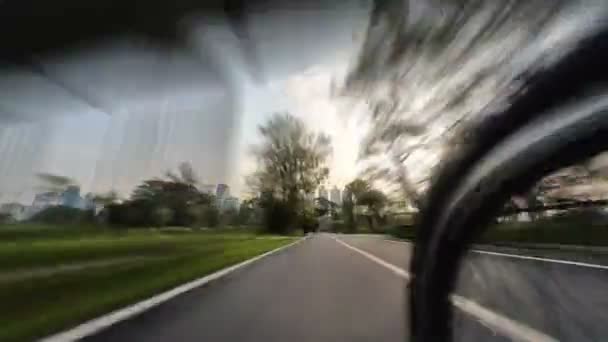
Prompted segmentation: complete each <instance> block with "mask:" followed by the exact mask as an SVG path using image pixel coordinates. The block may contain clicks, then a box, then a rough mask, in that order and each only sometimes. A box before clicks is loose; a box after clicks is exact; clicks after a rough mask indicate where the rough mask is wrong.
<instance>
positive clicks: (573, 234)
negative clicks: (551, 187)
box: [388, 220, 608, 246]
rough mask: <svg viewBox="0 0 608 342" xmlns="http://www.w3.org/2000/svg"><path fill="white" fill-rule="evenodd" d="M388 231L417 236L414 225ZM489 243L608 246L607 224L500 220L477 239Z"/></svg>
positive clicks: (409, 236)
mask: <svg viewBox="0 0 608 342" xmlns="http://www.w3.org/2000/svg"><path fill="white" fill-rule="evenodd" d="M388 233H389V234H390V235H392V236H394V237H396V238H399V239H405V240H415V239H416V232H415V230H414V228H413V227H403V226H401V227H395V228H392V229H389V230H388ZM477 242H478V243H486V244H505V245H509V244H521V243H526V244H561V245H582V246H608V227H606V226H596V225H592V224H589V222H569V221H557V222H556V221H555V220H539V221H535V222H514V223H501V224H496V225H493V226H492V227H490V228H489V229H488V230H487V231H486V232H485V233H484V234H483V235H482V236H481V237H480V239H479V240H478V241H477Z"/></svg>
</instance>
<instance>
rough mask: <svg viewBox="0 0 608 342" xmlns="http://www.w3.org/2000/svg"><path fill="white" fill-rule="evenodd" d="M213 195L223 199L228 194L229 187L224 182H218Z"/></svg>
mask: <svg viewBox="0 0 608 342" xmlns="http://www.w3.org/2000/svg"><path fill="white" fill-rule="evenodd" d="M215 196H217V198H218V199H224V198H227V197H229V196H230V187H229V186H228V185H226V184H218V185H217V190H216V191H215Z"/></svg>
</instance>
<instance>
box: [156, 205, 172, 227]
mask: <svg viewBox="0 0 608 342" xmlns="http://www.w3.org/2000/svg"><path fill="white" fill-rule="evenodd" d="M172 219H173V210H171V209H170V208H167V207H157V208H156V209H154V211H153V212H152V220H153V221H154V224H155V225H156V226H158V227H164V226H166V225H167V224H169V222H171V220H172Z"/></svg>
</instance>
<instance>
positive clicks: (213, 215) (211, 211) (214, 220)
mask: <svg viewBox="0 0 608 342" xmlns="http://www.w3.org/2000/svg"><path fill="white" fill-rule="evenodd" d="M202 223H203V225H204V226H206V227H210V228H213V227H217V226H218V225H219V224H220V212H219V210H218V209H217V207H216V206H215V205H212V204H209V205H205V206H204V208H203V214H202Z"/></svg>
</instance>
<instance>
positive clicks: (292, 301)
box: [86, 234, 608, 342]
mask: <svg viewBox="0 0 608 342" xmlns="http://www.w3.org/2000/svg"><path fill="white" fill-rule="evenodd" d="M338 238H339V239H340V240H341V241H343V242H345V243H347V244H348V245H350V246H352V247H355V248H358V249H359V250H360V251H364V252H367V253H368V254H369V255H372V256H375V257H376V258H377V260H376V261H374V260H372V258H373V257H372V258H370V257H369V256H365V255H364V254H362V253H361V252H360V251H357V250H353V249H352V248H348V247H346V246H344V245H343V244H341V243H339V242H337V241H336V240H335V239H334V238H333V236H331V235H326V234H318V235H315V236H313V237H311V238H309V239H307V240H305V241H303V242H301V243H299V244H297V245H295V246H293V247H290V248H288V249H285V250H283V251H281V252H280V253H278V254H275V255H272V256H270V257H268V258H265V259H262V260H260V261H258V262H256V263H254V264H253V265H250V266H248V267H245V268H243V269H241V270H239V271H236V272H234V273H232V274H230V275H229V276H227V277H225V278H223V279H221V280H219V281H216V282H213V283H211V284H209V285H208V286H205V287H202V288H198V289H196V290H193V291H190V292H188V293H186V294H183V295H180V296H178V297H176V298H174V299H172V300H170V301H168V302H166V303H164V304H161V305H159V306H157V307H155V308H153V309H151V310H149V311H147V312H145V313H144V314H142V315H139V316H137V317H135V318H132V319H130V320H127V321H124V322H121V323H118V324H116V325H114V326H112V327H110V328H109V329H107V330H104V331H102V332H101V333H99V334H97V335H95V336H91V337H89V338H87V339H86V341H129V342H131V341H332V342H333V341H407V331H408V326H407V316H406V315H407V310H406V305H407V303H406V296H405V291H406V286H407V280H406V279H405V278H404V277H403V276H399V275H397V274H396V273H395V272H394V271H391V269H390V268H387V267H386V266H383V265H382V263H383V262H384V263H389V264H392V265H395V266H397V267H399V268H406V267H407V263H408V262H409V257H410V255H411V246H410V245H408V244H405V243H397V242H390V241H386V240H383V239H381V238H377V237H370V236H339V237H338ZM378 260H380V261H378ZM607 272H608V271H605V270H600V269H589V268H584V267H579V266H572V265H564V264H552V263H548V262H539V261H533V260H523V259H515V258H508V257H499V256H492V255H485V254H472V255H471V257H470V258H469V260H468V261H467V263H466V265H465V268H464V269H463V272H462V275H463V276H462V278H461V281H460V285H459V288H458V291H457V294H459V295H462V296H463V297H465V298H467V299H470V300H473V301H475V302H476V303H478V304H480V306H481V307H482V309H483V310H481V313H480V312H479V310H477V311H468V312H467V311H466V310H464V311H463V310H461V309H455V315H456V323H455V324H456V333H455V337H456V340H460V341H508V340H512V339H514V338H517V337H519V338H521V336H532V335H530V334H529V331H526V329H528V328H530V329H529V330H532V331H533V332H534V331H538V332H540V333H544V334H547V336H549V337H553V338H554V339H556V340H571V341H586V340H589V341H598V340H605V339H606V338H607V337H608V327H606V325H605V324H603V322H606V321H607V320H606V318H608V317H607V316H606V315H607V314H608V293H607V292H608V288H607V287H606V286H603V288H602V286H600V285H606V284H608V282H607V281H608V273H607ZM553 277H557V279H558V281H556V280H555V279H553ZM495 316H496V317H503V318H504V317H506V319H508V320H510V322H512V324H510V325H509V324H507V325H508V326H509V327H510V329H511V330H509V329H502V328H500V327H501V325H500V324H497V322H498V323H501V322H502V323H504V319H503V320H502V321H501V320H500V319H498V320H497V319H496V317H495ZM513 322H514V323H513ZM507 323H508V322H507ZM520 324H521V325H520ZM602 325H604V326H602ZM497 327H498V329H497ZM522 327H523V328H522ZM509 331H510V332H509ZM519 333H521V334H519ZM527 333H528V335H526V334H527ZM518 334H519V335H518ZM522 334H523V335H522Z"/></svg>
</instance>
